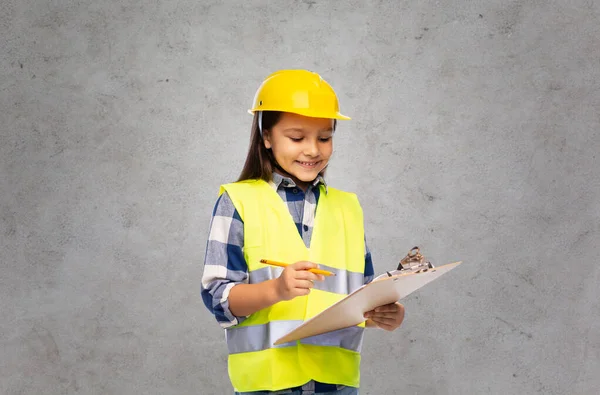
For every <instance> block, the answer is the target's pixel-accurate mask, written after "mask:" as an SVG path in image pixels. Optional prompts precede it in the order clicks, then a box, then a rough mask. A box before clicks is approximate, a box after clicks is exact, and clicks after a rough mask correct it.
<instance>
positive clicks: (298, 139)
mask: <svg viewBox="0 0 600 395" xmlns="http://www.w3.org/2000/svg"><path fill="white" fill-rule="evenodd" d="M290 140H292V141H295V142H297V143H298V142H300V141H302V137H297V138H296V137H290Z"/></svg>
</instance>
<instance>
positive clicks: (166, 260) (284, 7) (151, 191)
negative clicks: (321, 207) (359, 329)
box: [0, 0, 600, 395]
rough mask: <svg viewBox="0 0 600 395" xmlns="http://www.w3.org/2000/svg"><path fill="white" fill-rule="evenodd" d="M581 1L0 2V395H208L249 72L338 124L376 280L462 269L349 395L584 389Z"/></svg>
mask: <svg viewBox="0 0 600 395" xmlns="http://www.w3.org/2000/svg"><path fill="white" fill-rule="evenodd" d="M599 26H600V5H599V2H597V1H593V0H570V1H522V0H520V1H500V0H495V1H491V0H490V1H483V2H472V1H460V0H454V1H445V2H444V1H421V2H414V1H398V2H392V1H387V2H386V1H349V2H346V1H343V2H325V1H295V2H290V1H285V2H268V1H253V2H247V1H237V2H233V1H225V2H205V1H187V0H181V1H177V2H170V1H166V2H157V1H152V2H150V1H145V2H140V1H132V0H122V1H104V2H96V1H89V0H79V1H71V2H69V1H46V2H39V1H33V0H18V1H17V0H2V2H1V3H0V44H1V49H2V50H1V51H0V138H1V144H0V189H1V194H0V227H1V228H0V262H1V265H2V266H1V275H0V298H1V301H2V305H1V306H2V308H1V315H0V343H1V347H2V349H1V350H2V351H1V352H0V393H1V394H7V395H16V394H42V393H43V394H227V393H230V391H231V389H230V385H229V382H228V379H227V376H226V352H225V344H224V336H223V332H222V331H221V329H220V328H219V327H218V326H217V324H216V323H215V322H214V320H213V319H212V317H211V316H210V315H209V314H208V312H207V311H206V310H205V308H204V306H203V304H202V301H201V299H200V296H199V287H200V277H201V274H202V259H203V254H204V248H205V243H206V237H207V229H208V221H209V219H210V214H211V210H212V206H213V204H214V201H215V199H216V196H217V191H218V186H219V184H220V183H223V182H228V181H232V180H233V179H235V177H236V176H237V175H238V173H239V171H240V169H241V166H242V163H243V160H244V155H245V152H246V147H247V142H248V132H249V126H250V119H251V117H250V116H249V115H248V114H247V113H246V110H247V108H248V107H249V106H250V104H251V100H252V97H253V95H254V92H255V90H256V88H257V87H258V85H259V84H260V82H261V80H262V78H264V77H265V76H266V75H267V74H268V73H270V72H272V71H274V70H276V69H279V68H291V67H301V68H309V69H313V70H315V71H318V72H320V73H321V74H322V75H323V76H324V77H325V78H326V79H327V80H328V81H329V82H330V83H331V84H332V85H333V86H334V88H335V89H336V90H337V92H338V93H339V95H340V100H341V104H342V109H343V111H344V112H345V113H348V114H349V115H351V116H352V117H353V120H352V121H349V122H343V123H342V124H341V128H340V130H339V133H338V134H337V135H336V139H335V146H336V152H335V159H334V161H333V163H332V165H331V168H330V171H329V182H330V183H331V184H332V185H334V186H336V187H339V188H343V189H347V190H351V191H355V192H357V193H358V194H359V197H360V199H361V201H362V203H363V206H364V210H365V215H366V228H367V229H366V231H367V235H368V240H369V243H370V246H371V248H372V250H373V255H374V259H375V265H376V271H377V272H378V273H379V272H381V271H383V270H386V269H389V268H392V267H395V265H396V263H397V262H398V260H399V259H400V258H401V257H402V256H403V255H404V254H405V253H406V252H407V251H408V249H410V248H411V247H412V246H413V245H416V244H418V245H420V246H421V247H422V249H423V252H424V254H425V255H426V256H427V257H429V258H430V259H431V260H432V261H433V262H434V263H435V264H438V265H440V264H443V263H447V262H451V261H455V260H462V261H464V264H463V265H462V266H460V267H459V268H458V269H456V270H455V271H453V272H452V273H450V274H448V275H447V276H446V277H445V278H443V279H441V280H438V281H437V282H435V283H433V284H432V285H431V286H428V287H427V288H425V289H422V290H420V291H418V292H417V293H415V294H413V295H411V296H410V297H409V298H407V299H406V300H405V301H404V303H405V306H406V311H407V314H406V320H405V323H404V324H403V326H402V327H401V328H400V329H399V330H398V331H397V332H394V333H391V334H390V333H387V332H380V331H370V332H369V333H368V335H367V337H366V340H365V346H364V353H363V361H364V365H363V389H362V392H361V393H363V394H537V393H540V394H561V395H562V394H597V393H598V391H599V389H600V374H599V373H600V302H599V299H600V291H599V288H600V287H599V282H600V270H599V269H598V266H599V265H600V259H599V258H600V247H599V244H600V243H599V241H600V233H599V231H600V225H599V223H600V175H599V171H598V169H599V168H600V142H599V137H600V132H599V130H600V115H599V113H600V112H599V109H600V82H599V78H600V27H599Z"/></svg>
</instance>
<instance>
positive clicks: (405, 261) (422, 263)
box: [397, 247, 433, 273]
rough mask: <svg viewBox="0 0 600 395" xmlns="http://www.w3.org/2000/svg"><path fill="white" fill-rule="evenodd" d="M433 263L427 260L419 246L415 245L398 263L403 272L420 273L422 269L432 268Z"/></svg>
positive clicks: (424, 270)
mask: <svg viewBox="0 0 600 395" xmlns="http://www.w3.org/2000/svg"><path fill="white" fill-rule="evenodd" d="M432 268H433V265H432V264H431V263H430V262H429V261H426V260H425V257H424V256H423V255H421V252H420V250H419V247H413V248H412V249H411V250H410V251H409V252H408V254H406V256H405V257H404V258H402V260H401V261H400V263H398V269H397V270H400V271H401V272H403V273H405V272H413V273H420V272H421V271H423V272H426V271H427V270H428V269H432Z"/></svg>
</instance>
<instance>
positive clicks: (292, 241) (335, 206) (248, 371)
mask: <svg viewBox="0 0 600 395" xmlns="http://www.w3.org/2000/svg"><path fill="white" fill-rule="evenodd" d="M320 188H321V195H320V197H319V205H318V209H317V211H316V214H315V220H314V225H313V235H312V238H311V242H310V246H309V247H306V245H305V244H304V241H303V240H302V237H301V236H300V234H299V232H298V229H297V228H296V225H295V223H294V220H293V218H292V216H291V215H290V213H289V210H288V207H287V205H286V203H285V202H283V200H282V199H281V197H279V195H278V194H277V192H276V191H275V190H274V189H273V188H272V187H271V186H270V185H269V184H267V183H266V182H264V181H262V180H259V181H257V180H248V181H242V182H236V183H233V184H227V185H223V186H222V187H221V192H224V191H227V193H228V194H229V197H230V198H231V200H232V202H233V205H234V206H235V208H236V210H237V211H238V213H239V215H240V217H241V219H242V221H243V224H244V247H243V254H244V259H245V260H246V263H247V265H248V274H249V282H250V283H252V284H256V283H261V282H264V281H267V280H270V279H274V278H277V277H278V276H279V275H280V273H281V271H282V270H283V269H281V268H279V267H272V266H268V265H265V264H262V263H260V260H261V259H270V260H273V261H279V262H286V263H294V262H298V261H311V262H315V263H317V264H319V266H320V267H321V268H322V269H325V270H329V271H332V272H334V273H336V276H330V277H325V281H323V282H320V281H315V287H314V288H313V289H312V290H311V292H310V293H309V294H308V295H306V296H300V297H296V298H293V299H292V300H288V301H281V302H278V303H275V304H274V305H272V306H269V307H267V308H264V309H262V310H259V311H257V312H255V313H253V314H251V315H250V316H248V317H246V319H244V320H243V321H242V322H241V323H240V324H238V325H236V326H233V327H229V328H227V329H226V336H227V346H228V349H229V357H228V366H229V377H230V379H231V383H232V384H233V387H234V389H235V390H236V391H238V392H252V391H259V390H263V391H265V390H268V391H275V390H279V389H285V388H290V387H295V386H298V385H302V384H304V383H306V382H308V381H310V380H311V379H312V380H316V381H319V382H326V383H337V384H341V385H348V386H353V387H358V386H359V385H360V348H361V345H362V339H363V334H364V326H363V324H361V325H356V326H353V327H350V328H345V329H341V330H337V331H332V332H328V333H324V334H321V335H317V336H312V337H309V338H306V339H302V340H300V341H297V342H290V343H287V344H282V345H279V346H273V343H274V342H275V341H276V340H277V339H279V338H280V337H282V336H283V335H285V334H287V333H288V332H290V331H291V330H292V329H294V328H296V327H297V326H299V325H300V324H301V323H302V322H305V321H306V320H308V319H310V318H312V317H314V316H315V315H316V314H318V313H320V312H321V311H323V310H324V309H326V308H328V307H329V306H331V305H333V304H334V303H336V302H338V301H339V300H340V299H342V298H343V297H344V296H345V295H346V294H349V293H351V292H353V291H355V290H356V289H357V288H359V287H361V286H362V285H363V281H364V266H365V261H364V253H365V245H364V223H363V216H362V209H361V207H360V204H359V203H358V199H357V198H356V195H354V194H351V193H346V192H342V191H339V190H337V189H335V188H331V187H329V188H328V190H325V187H324V186H322V185H321V186H320ZM330 366H336V367H339V369H330V368H329V367H330Z"/></svg>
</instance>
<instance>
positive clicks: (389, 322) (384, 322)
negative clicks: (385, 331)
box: [371, 317, 398, 325]
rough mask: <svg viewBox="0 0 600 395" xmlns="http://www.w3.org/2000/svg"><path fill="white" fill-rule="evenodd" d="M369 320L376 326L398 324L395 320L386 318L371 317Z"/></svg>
mask: <svg viewBox="0 0 600 395" xmlns="http://www.w3.org/2000/svg"><path fill="white" fill-rule="evenodd" d="M371 320H372V321H374V322H376V323H377V325H396V324H397V323H398V322H397V321H396V319H395V318H387V317H371Z"/></svg>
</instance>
